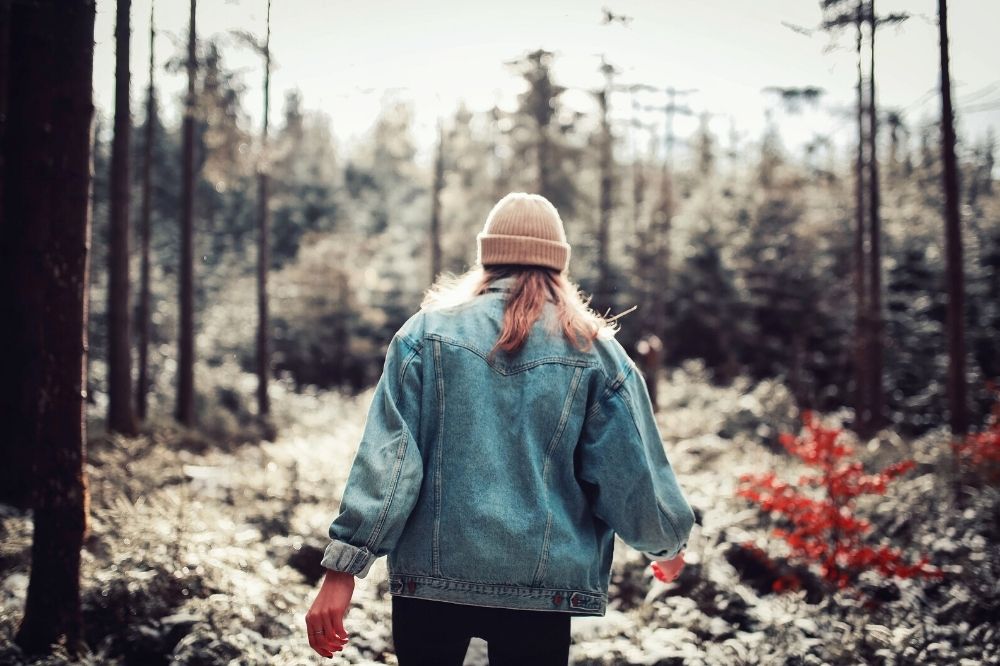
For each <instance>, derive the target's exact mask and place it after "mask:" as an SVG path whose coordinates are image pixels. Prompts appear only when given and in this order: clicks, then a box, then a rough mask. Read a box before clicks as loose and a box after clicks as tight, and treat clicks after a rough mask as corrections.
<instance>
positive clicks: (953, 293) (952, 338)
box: [938, 0, 969, 435]
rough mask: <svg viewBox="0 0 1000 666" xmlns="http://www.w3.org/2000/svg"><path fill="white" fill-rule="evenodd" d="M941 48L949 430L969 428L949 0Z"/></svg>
mask: <svg viewBox="0 0 1000 666" xmlns="http://www.w3.org/2000/svg"><path fill="white" fill-rule="evenodd" d="M938 35H939V41H940V48H941V157H942V161H943V163H944V210H945V274H946V276H947V282H948V314H947V327H948V412H949V424H950V426H951V432H952V433H953V434H955V435H963V434H965V433H966V431H967V430H968V428H969V416H968V407H967V405H966V400H965V319H964V316H965V307H964V306H965V303H964V300H965V287H964V281H965V276H964V272H963V265H962V225H961V218H960V217H959V212H958V201H959V190H958V164H957V162H956V160H955V121H954V112H953V110H952V107H951V72H950V66H949V62H948V3H947V1H946V0H938Z"/></svg>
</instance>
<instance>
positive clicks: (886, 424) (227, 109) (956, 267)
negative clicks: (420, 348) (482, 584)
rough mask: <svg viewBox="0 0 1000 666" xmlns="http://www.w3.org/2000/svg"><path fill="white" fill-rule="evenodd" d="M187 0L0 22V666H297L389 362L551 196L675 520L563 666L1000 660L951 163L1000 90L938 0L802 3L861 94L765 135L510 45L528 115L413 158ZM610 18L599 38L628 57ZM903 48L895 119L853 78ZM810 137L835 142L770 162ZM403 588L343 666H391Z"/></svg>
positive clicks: (653, 87) (981, 383)
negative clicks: (441, 291)
mask: <svg viewBox="0 0 1000 666" xmlns="http://www.w3.org/2000/svg"><path fill="white" fill-rule="evenodd" d="M203 4H205V5H208V4H210V3H196V0H189V2H186V3H180V2H173V3H166V2H161V3H157V4H154V3H153V1H149V2H136V3H132V2H131V1H130V0H116V1H115V2H111V0H101V2H96V1H95V0H64V1H57V0H0V245H2V257H3V262H2V268H0V294H2V298H0V300H2V312H3V315H2V317H3V321H4V322H6V326H5V327H4V329H3V332H2V338H3V340H4V347H5V353H4V357H5V358H4V365H3V367H4V370H3V378H4V381H3V383H2V388H0V392H2V394H3V397H2V399H0V408H2V415H0V418H2V419H3V423H4V425H5V430H6V432H5V436H4V437H2V438H0V449H2V455H3V458H4V464H3V465H2V466H0V535H2V543H0V663H10V664H22V663H23V664H28V663H31V664H53V665H54V664H70V663H74V664H75V663H81V664H126V665H132V664H142V665H144V666H145V665H150V664H152V665H156V664H164V665H166V664H170V665H174V664H177V665H180V664H192V665H193V664H206V665H208V664H220V665H221V664H306V663H315V660H316V656H315V653H313V651H312V650H311V649H310V646H309V643H308V641H307V639H306V636H305V630H304V626H303V623H302V617H303V616H304V614H305V611H306V610H307V608H308V604H309V601H310V599H311V597H312V595H313V594H314V593H315V588H316V586H317V584H318V582H319V580H320V578H321V576H322V575H323V568H322V567H321V565H320V558H321V556H322V551H323V547H324V546H325V544H326V541H327V536H326V528H327V525H328V524H329V521H330V519H331V518H333V516H334V515H335V512H336V509H337V505H338V501H339V498H340V497H341V494H342V491H343V487H344V484H345V483H346V480H347V475H348V471H349V469H350V462H351V459H352V457H353V455H354V453H355V451H356V450H357V446H358V438H359V436H360V434H361V431H362V428H363V426H364V420H365V413H366V411H367V409H368V405H369V403H370V401H371V398H372V387H373V386H374V385H375V383H376V382H377V381H378V379H379V377H380V375H381V372H382V369H383V363H384V361H385V355H386V350H387V346H388V344H389V341H390V340H391V339H392V337H393V334H394V333H395V332H396V331H397V329H399V327H400V326H401V325H402V324H403V322H405V321H406V320H407V318H408V317H410V315H412V314H413V313H414V312H416V311H417V310H418V309H419V307H420V303H421V300H422V298H423V296H424V294H425V292H426V290H427V289H428V287H429V286H430V285H431V284H432V283H433V282H434V280H435V279H436V278H437V277H438V276H440V275H441V274H443V273H449V274H460V273H462V272H464V271H466V270H468V269H469V268H470V267H472V266H473V265H474V263H475V261H476V244H475V237H476V234H477V232H479V231H480V230H481V229H482V227H483V223H484V220H485V216H486V214H487V213H488V212H489V210H490V208H491V207H492V206H493V204H494V203H495V202H496V201H497V200H498V199H500V198H501V197H502V196H504V195H505V194H506V193H508V192H535V193H539V194H542V195H543V196H545V197H546V198H547V199H548V200H549V201H551V202H552V203H553V204H554V205H555V206H556V208H557V209H558V210H559V213H560V215H561V217H562V219H563V220H564V222H565V227H566V234H567V237H568V240H569V242H570V243H571V244H572V261H571V264H570V266H571V267H570V269H569V276H570V278H571V280H572V281H573V282H574V283H575V284H578V285H579V287H580V289H581V290H582V291H583V292H584V293H585V294H587V295H588V297H590V298H591V300H590V305H591V307H593V308H594V309H595V310H597V311H599V312H602V313H610V314H612V315H615V314H619V313H621V316H620V318H619V324H620V330H619V331H618V333H617V339H618V340H619V341H620V342H621V344H622V346H623V347H624V348H625V349H626V350H627V351H628V353H629V354H630V355H631V356H632V358H633V359H635V361H636V363H637V365H638V367H639V368H641V370H642V372H643V375H644V378H645V380H646V385H647V387H648V391H649V395H650V399H651V401H652V404H653V406H654V408H655V409H656V415H657V422H658V425H659V427H660V429H661V433H662V435H663V443H664V447H665V451H666V452H667V453H668V455H669V456H670V461H671V463H672V465H673V466H674V467H675V468H676V469H677V471H678V477H679V479H680V481H681V484H682V485H683V486H684V490H685V492H686V493H688V495H689V497H690V499H691V504H692V506H693V507H694V509H695V512H696V515H697V519H698V525H697V527H696V530H697V539H695V540H693V541H692V544H691V547H690V549H689V552H688V557H687V562H688V564H687V565H686V566H685V568H684V570H683V571H682V574H681V576H680V578H679V579H678V580H677V581H675V582H671V583H666V582H662V581H658V580H657V579H656V578H655V577H654V576H653V574H652V573H651V572H650V569H649V566H648V561H646V560H645V559H644V558H643V557H642V556H640V554H639V553H637V552H635V551H634V550H632V549H630V548H629V547H628V546H627V545H626V544H624V543H623V542H620V541H618V542H616V550H615V561H614V567H613V571H612V580H611V588H612V589H611V601H610V603H609V609H608V612H607V614H606V615H605V616H603V617H599V618H598V617H588V618H574V620H573V646H572V652H571V657H572V659H571V662H572V663H574V664H587V665H589V664H594V665H597V664H650V665H652V664H684V665H697V664H702V665H713V664H796V665H797V664H802V665H806V664H816V665H820V664H835V665H841V664H844V665H846V664H861V663H864V664H962V665H963V666H965V665H968V666H971V665H973V664H1000V624H998V621H997V618H998V617H1000V588H998V584H997V580H998V579H1000V551H998V549H997V545H996V544H997V542H998V539H1000V485H998V483H1000V181H998V174H1000V170H998V168H997V165H996V163H995V151H996V147H997V146H996V137H995V134H994V133H993V131H992V129H991V130H990V131H989V132H988V133H986V134H985V135H981V136H977V137H975V138H970V137H969V136H966V135H964V134H963V132H962V128H963V127H964V125H963V124H962V123H964V122H965V119H966V118H967V116H968V115H971V114H977V113H981V112H991V111H993V110H994V109H997V108H1000V97H998V96H997V92H998V88H997V85H998V84H997V83H992V84H990V85H988V86H986V87H983V88H981V89H980V90H977V91H975V92H974V94H972V95H971V96H970V95H969V94H968V91H967V90H966V92H965V93H963V94H962V95H961V96H956V95H955V94H954V92H953V88H954V87H955V85H954V83H953V80H955V79H958V78H959V75H957V74H954V73H952V72H951V70H950V56H951V53H952V51H953V49H954V44H955V42H952V43H951V44H950V43H949V23H948V11H949V9H950V4H951V3H948V2H947V0H933V1H931V0H927V1H925V2H921V3H913V4H920V5H921V8H920V9H919V10H918V9H914V10H913V11H902V10H900V11H896V10H893V11H889V10H884V9H882V8H881V7H876V3H875V1H874V0H813V1H812V2H811V3H795V4H810V5H811V6H812V10H813V14H814V23H813V24H811V25H808V26H799V25H790V26H789V27H788V30H789V31H803V32H808V33H809V34H810V35H811V36H812V38H813V39H818V40H820V41H824V40H825V42H828V43H833V42H836V43H837V44H839V45H840V47H839V48H836V49H830V51H829V52H828V53H826V54H825V55H824V57H825V58H826V59H829V60H831V61H833V60H838V61H839V62H841V63H844V65H845V66H846V65H850V67H851V68H852V72H855V73H856V80H855V81H854V82H853V87H852V88H851V89H849V90H840V91H829V90H825V89H823V88H820V87H817V86H815V85H812V84H810V83H809V82H802V83H801V84H799V85H795V86H769V87H766V88H764V89H762V90H760V91H759V95H760V96H761V97H762V98H763V99H765V100H766V103H767V107H766V109H767V110H766V117H765V120H764V125H763V128H764V129H763V131H762V132H760V133H759V134H754V135H751V134H749V133H748V132H745V131H742V130H741V129H740V128H739V127H738V126H736V125H735V124H733V125H732V126H731V127H730V130H729V132H728V133H723V132H719V131H718V130H717V129H713V128H717V127H718V124H717V123H714V122H713V121H712V117H713V114H712V113H711V111H712V109H706V108H704V107H703V106H702V105H700V104H699V102H698V92H697V91H695V90H692V89H686V88H683V87H679V86H672V85H669V84H668V82H647V81H638V80H634V79H631V78H630V77H629V75H628V74H627V72H626V71H625V70H623V69H621V68H620V67H618V66H616V64H615V62H614V54H613V53H607V54H599V57H598V56H594V57H593V61H594V62H593V65H594V67H593V69H594V71H595V72H596V73H597V75H598V78H597V80H599V81H601V82H602V84H601V85H600V86H598V87H595V88H592V89H590V88H588V89H580V88H579V87H575V86H573V85H572V84H571V83H570V82H569V81H564V80H562V79H560V76H559V71H560V69H559V67H560V59H563V58H565V57H566V54H565V53H564V52H562V51H558V50H555V49H549V48H542V47H540V46H539V45H536V44H524V45H523V47H522V48H521V49H520V50H514V51H512V52H510V53H508V54H507V55H506V57H507V60H506V61H505V62H504V68H505V70H506V72H507V77H508V79H509V83H510V86H511V89H513V90H517V91H518V92H517V93H516V95H515V96H512V98H511V103H509V104H506V103H505V104H501V103H500V102H498V103H496V104H494V105H493V106H492V107H489V108H480V107H478V106H474V105H471V104H469V103H467V102H465V101H463V100H458V99H456V100H449V104H450V106H447V111H446V112H442V113H440V114H439V115H438V117H437V118H436V125H435V130H434V137H433V147H432V149H431V152H430V156H429V159H423V158H422V157H421V153H420V145H419V140H418V138H417V131H416V120H415V118H416V117H417V113H418V111H419V109H417V108H415V106H414V103H413V102H412V101H408V100H407V99H406V98H405V96H404V97H398V96H392V95H389V94H386V95H385V96H384V97H383V102H382V104H381V107H380V110H379V113H378V114H377V116H375V117H373V118H372V119H371V124H370V127H369V128H368V130H367V131H366V132H365V133H364V134H363V135H362V136H361V137H360V138H359V139H358V140H357V141H354V142H353V143H350V144H346V143H345V142H343V141H340V140H338V138H337V131H339V130H338V124H337V123H338V120H337V118H338V116H337V113H338V111H337V109H336V108H335V106H333V107H331V106H330V105H326V106H324V105H321V104H319V103H317V102H315V101H314V100H311V99H310V98H309V97H308V95H307V93H305V92H303V91H302V90H299V89H297V88H291V89H282V90H283V94H281V95H275V94H273V90H276V88H274V87H273V83H274V82H273V81H272V79H273V78H274V77H275V76H278V75H280V76H281V77H284V78H286V79H292V80H294V79H295V76H296V72H295V71H294V70H288V71H285V70H283V69H278V68H276V66H275V64H274V62H279V63H280V62H281V61H282V58H283V57H284V55H285V54H283V53H281V52H272V37H273V34H278V33H279V32H280V31H281V30H282V29H283V28H282V25H281V22H280V21H279V20H277V18H275V20H272V16H275V17H277V16H278V11H279V10H278V4H279V3H275V5H274V8H272V6H271V2H270V0H254V2H253V3H251V1H250V0H240V2H239V3H237V4H240V5H249V4H254V10H255V11H256V12H257V14H255V15H254V16H259V17H260V19H261V20H260V21H259V25H258V26H257V28H256V29H255V31H254V32H252V33H251V32H247V31H245V30H235V29H234V30H229V31H225V32H214V31H212V32H210V31H207V30H206V31H204V32H202V31H201V30H200V26H199V23H198V20H199V17H200V15H201V12H202V11H204V8H203V6H202V5H203ZM608 4H609V5H615V7H616V6H617V5H616V3H608ZM639 4H642V3H639ZM647 4H650V5H652V4H655V3H647ZM973 4H974V3H973ZM981 4H982V6H983V7H984V8H985V7H986V6H987V3H986V2H983V3H981ZM256 5H260V6H259V7H257V6H256ZM924 5H926V7H925V6H924ZM615 7H610V6H606V7H599V5H595V6H594V7H593V8H592V9H593V11H590V13H589V14H588V17H589V18H588V20H590V21H591V22H592V23H593V24H594V25H599V26H601V29H602V30H627V29H629V25H630V24H631V23H632V22H633V18H632V17H630V16H626V15H625V13H620V10H618V9H617V8H615ZM630 7H631V5H630ZM140 9H141V10H142V12H144V15H143V16H140V14H139V12H140ZM348 9H349V8H348ZM348 9H345V8H340V9H338V11H348ZM98 11H103V12H109V13H111V14H112V15H113V23H114V26H115V27H114V39H113V50H114V76H113V79H110V78H109V79H108V80H113V81H114V91H113V97H109V99H113V106H111V108H102V107H100V106H98V105H96V102H95V91H94V86H95V82H96V81H97V79H96V78H95V62H97V60H95V48H94V47H95V19H96V17H97V15H98ZM588 11H589V10H588ZM621 11H624V10H621ZM167 15H171V16H172V17H177V18H178V20H180V19H181V18H182V19H183V25H184V30H183V32H182V33H181V34H180V35H179V36H180V37H182V38H183V39H181V40H177V39H167V38H166V36H165V35H164V34H160V33H159V32H158V30H157V23H156V22H157V21H159V20H161V19H162V18H163V17H165V16H167ZM140 18H141V20H142V23H141V25H142V26H144V27H145V26H148V31H146V30H145V29H144V30H143V31H141V32H140V31H139V30H137V29H136V26H138V25H139V19H140ZM768 20H771V21H772V22H774V23H779V22H781V20H782V17H781V16H774V17H769V18H768ZM634 21H636V22H638V21H640V19H639V18H636V19H634ZM918 21H924V23H925V25H924V28H925V29H926V28H927V25H926V23H927V22H928V21H929V22H930V23H931V24H932V30H931V31H930V32H927V34H933V36H934V39H933V40H932V41H928V42H927V43H926V44H924V46H923V48H924V49H926V50H928V51H931V52H933V54H934V62H935V64H936V71H935V72H934V77H935V80H936V81H937V82H938V83H937V86H936V88H935V89H932V90H931V91H929V92H928V94H927V95H925V96H924V97H923V98H922V101H926V100H927V99H932V100H933V105H934V114H933V116H932V117H929V118H928V117H924V118H919V119H918V118H917V117H916V115H915V114H910V113H908V111H909V110H910V109H908V108H906V107H904V106H893V105H884V104H881V103H880V94H881V93H880V92H879V90H880V89H879V87H878V86H879V85H880V79H879V78H878V76H877V75H876V64H877V63H879V66H881V62H880V61H879V60H878V58H879V56H880V48H879V47H880V46H881V44H882V40H883V39H885V40H889V39H892V35H894V34H898V33H899V32H906V31H907V30H913V29H914V27H913V24H914V22H918ZM272 31H274V33H272ZM925 32H926V30H925ZM371 38H372V39H377V38H378V32H377V31H376V30H375V29H374V28H373V29H372V34H371ZM428 39H429V38H428ZM140 41H142V42H143V44H144V45H143V48H144V50H143V53H148V56H149V59H148V61H146V62H139V61H138V60H137V58H136V56H135V53H134V52H132V53H131V54H130V50H131V51H134V50H135V48H136V45H137V44H138V43H139V42H140ZM583 48H590V46H584V47H583ZM595 48H596V47H595ZM591 50H593V49H591ZM238 53H242V54H246V53H251V54H253V55H254V56H255V57H256V58H257V60H256V62H257V69H255V70H252V71H247V70H246V69H245V68H237V67H235V66H233V65H232V64H231V63H232V62H233V60H234V59H236V55H237V54H238ZM130 55H131V57H130ZM996 55H997V54H996V53H994V54H993V57H994V58H995V57H996ZM140 71H142V72H144V77H145V78H144V79H143V81H144V82H146V85H143V86H142V87H141V88H140V87H138V86H136V85H134V82H133V81H131V78H132V77H134V76H136V75H137V73H138V72H140ZM168 77H174V78H176V79H178V80H182V81H183V82H184V88H183V90H181V91H180V92H179V93H178V94H177V95H176V96H171V94H169V93H166V92H164V91H163V90H161V89H160V87H159V85H158V82H159V81H160V80H161V79H165V78H168ZM334 84H335V82H334ZM419 85H424V86H433V85H434V79H433V74H428V79H427V80H426V81H422V82H420V83H419ZM108 92H109V93H110V92H111V91H108ZM831 96H834V97H836V98H837V99H841V98H844V97H847V96H849V97H847V98H848V99H850V100H851V104H850V106H849V107H847V108H844V107H843V106H842V105H838V104H836V103H834V102H832V101H829V100H830V99H831ZM251 97H252V98H253V99H257V98H260V99H261V100H262V102H263V106H262V108H261V109H260V112H259V113H258V112H256V111H255V112H254V113H253V114H251V112H250V110H249V108H248V104H249V102H248V100H249V99H250V98H251ZM956 97H960V101H959V100H956V99H955V98H956ZM571 98H572V99H575V100H579V99H584V100H587V104H589V106H584V107H583V109H581V107H580V105H579V104H576V103H570V101H569V100H570V99H571ZM736 103H738V100H737V101H736ZM167 111H169V112H170V113H167ZM820 113H826V114H827V123H828V124H829V125H830V126H835V127H836V128H837V129H841V128H844V130H845V132H846V133H847V136H849V138H848V139H847V141H846V143H844V142H840V143H838V142H837V140H835V138H834V136H833V134H834V133H833V132H826V131H825V130H829V129H830V128H829V127H819V126H817V127H814V128H811V129H812V130H813V131H812V132H811V136H812V138H811V139H809V140H807V141H805V142H792V141H791V140H789V139H788V137H787V136H786V135H785V131H786V128H787V127H789V126H791V125H792V124H793V123H795V122H798V121H800V120H801V119H802V118H803V117H805V115H804V114H812V115H808V117H810V118H815V117H816V114H820ZM174 117H176V118H177V122H176V123H174V122H173V121H169V122H168V121H167V118H174ZM681 120H690V121H694V124H693V126H694V127H695V129H694V130H693V131H691V132H684V133H681V132H680V130H679V129H678V127H679V122H680V121H681ZM685 127H687V125H685ZM842 136H843V135H842ZM386 576H387V574H386V566H385V563H384V561H379V562H377V563H376V565H375V566H374V567H373V569H372V573H371V574H370V575H369V577H368V578H367V579H366V580H359V581H358V588H357V592H356V595H355V601H354V607H353V608H352V609H351V610H350V613H349V615H348V616H347V622H348V624H349V627H351V628H352V630H351V633H352V639H351V642H350V643H349V644H348V646H347V647H346V648H345V650H344V651H343V652H342V653H341V654H340V655H337V656H336V657H335V660H334V661H338V662H339V663H356V664H364V663H397V662H396V658H395V655H394V651H393V647H392V638H391V631H390V628H389V616H390V611H389V609H390V602H389V600H390V594H389V588H388V583H387V581H386ZM485 663H487V662H486V649H485V645H484V644H482V643H474V644H473V647H472V648H471V649H470V651H469V654H468V656H467V658H466V664H485Z"/></svg>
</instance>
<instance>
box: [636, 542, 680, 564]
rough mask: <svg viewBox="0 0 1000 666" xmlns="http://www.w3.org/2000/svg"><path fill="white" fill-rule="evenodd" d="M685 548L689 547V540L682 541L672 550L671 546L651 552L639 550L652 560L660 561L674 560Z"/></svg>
mask: <svg viewBox="0 0 1000 666" xmlns="http://www.w3.org/2000/svg"><path fill="white" fill-rule="evenodd" d="M685 548H687V541H684V542H682V543H681V545H680V546H679V547H678V548H677V549H676V550H670V549H669V548H665V549H664V550H661V551H658V552H655V553H651V552H649V551H645V550H642V551H639V552H641V553H642V554H643V555H645V556H646V557H647V558H648V559H649V560H650V561H652V562H659V561H660V560H672V559H673V558H675V557H677V556H678V555H679V554H680V552H681V551H682V550H684V549H685Z"/></svg>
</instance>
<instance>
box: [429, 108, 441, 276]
mask: <svg viewBox="0 0 1000 666" xmlns="http://www.w3.org/2000/svg"><path fill="white" fill-rule="evenodd" d="M442 190H444V124H443V123H442V122H441V121H440V120H439V121H438V146H437V155H436V156H435V158H434V182H433V183H432V184H431V229H430V236H431V238H430V241H431V243H430V244H431V282H432V283H433V282H434V280H435V279H436V278H437V276H438V275H439V274H440V273H441V269H442V267H443V259H442V253H441V191H442Z"/></svg>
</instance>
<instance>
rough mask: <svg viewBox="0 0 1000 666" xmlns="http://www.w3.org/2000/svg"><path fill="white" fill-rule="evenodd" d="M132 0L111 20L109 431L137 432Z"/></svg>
mask: <svg viewBox="0 0 1000 666" xmlns="http://www.w3.org/2000/svg"><path fill="white" fill-rule="evenodd" d="M131 10H132V3H131V0H118V5H117V14H116V19H115V131H114V139H113V141H112V144H111V175H110V183H111V202H110V203H111V206H110V209H111V219H110V224H109V225H108V230H109V238H108V248H109V249H108V423H107V427H108V430H109V431H113V432H119V433H122V434H125V435H135V434H136V433H137V432H138V429H137V428H136V421H135V414H134V412H133V411H132V404H133V403H132V345H131V344H130V336H129V319H130V317H129V275H128V262H129V199H130V197H129V188H130V181H129V143H130V136H131V132H132V114H131V111H130V102H129V79H130V72H129V41H130V36H131V35H130V33H131V27H130V25H129V19H130V14H131Z"/></svg>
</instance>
